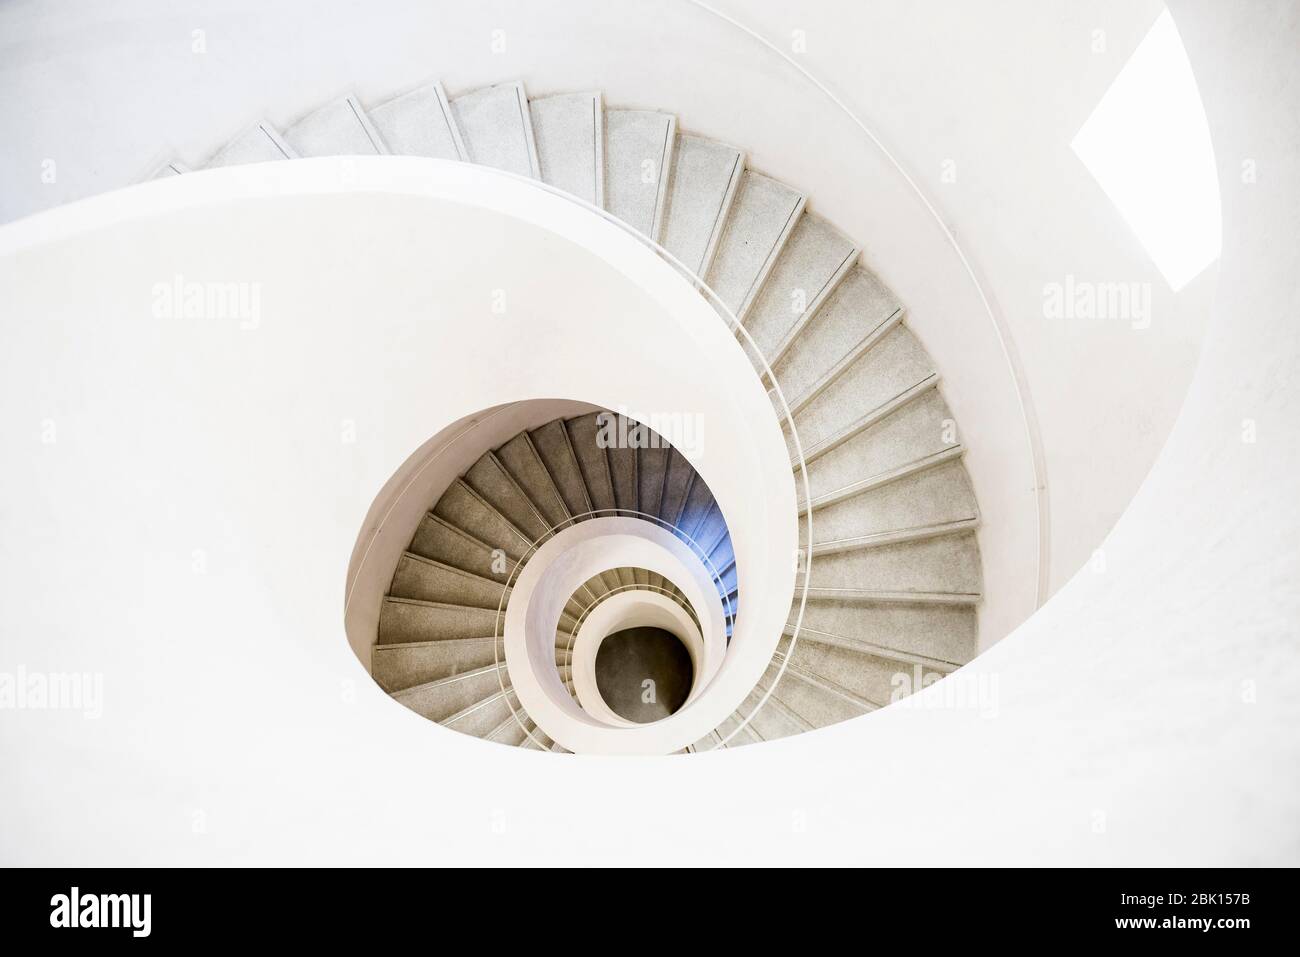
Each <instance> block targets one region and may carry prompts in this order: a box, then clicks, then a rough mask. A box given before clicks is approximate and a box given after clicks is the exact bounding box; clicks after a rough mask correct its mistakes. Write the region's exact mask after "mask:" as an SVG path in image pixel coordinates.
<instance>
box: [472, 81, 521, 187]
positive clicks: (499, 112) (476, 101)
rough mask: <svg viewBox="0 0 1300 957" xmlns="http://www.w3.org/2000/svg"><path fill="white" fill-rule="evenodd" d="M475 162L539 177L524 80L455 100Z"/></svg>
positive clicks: (485, 88)
mask: <svg viewBox="0 0 1300 957" xmlns="http://www.w3.org/2000/svg"><path fill="white" fill-rule="evenodd" d="M451 110H452V116H453V117H454V118H455V120H456V126H457V127H458V128H459V129H460V134H461V138H462V140H463V141H464V143H465V152H466V155H467V157H468V159H469V161H470V162H471V163H477V164H479V165H480V166H491V167H492V168H494V169H502V170H506V171H507V172H511V173H516V174H518V175H520V176H530V177H532V178H533V179H537V178H538V175H539V170H538V162H537V146H536V144H535V143H534V142H533V124H532V120H531V119H530V117H529V112H528V97H527V95H526V94H525V93H524V85H523V84H522V83H518V82H515V83H501V84H498V85H496V86H489V87H484V88H483V89H479V90H473V91H471V92H469V93H464V94H462V95H461V96H458V97H456V98H454V99H453V100H452V101H451Z"/></svg>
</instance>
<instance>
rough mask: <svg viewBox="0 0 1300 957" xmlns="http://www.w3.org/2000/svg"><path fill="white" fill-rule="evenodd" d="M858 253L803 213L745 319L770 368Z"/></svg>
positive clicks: (848, 242)
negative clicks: (783, 346)
mask: <svg viewBox="0 0 1300 957" xmlns="http://www.w3.org/2000/svg"><path fill="white" fill-rule="evenodd" d="M857 256H858V249H857V247H856V246H855V245H854V243H853V242H852V241H851V240H849V239H848V238H846V237H845V236H843V235H842V234H840V233H839V232H838V231H837V230H836V229H835V228H834V227H833V226H831V225H830V224H829V223H827V222H826V221H825V220H823V219H820V218H819V217H817V216H814V215H813V214H811V213H808V212H804V213H803V214H802V215H800V216H799V218H798V220H797V221H796V222H795V224H794V227H793V229H792V230H791V232H790V236H789V239H788V240H787V241H786V243H785V246H784V247H783V249H782V250H781V255H780V256H779V257H778V258H777V260H776V262H775V263H774V264H773V266H772V269H771V271H770V272H769V273H768V275H767V277H766V280H765V281H764V282H763V284H762V288H761V289H760V290H759V291H758V294H757V295H756V296H755V297H754V300H753V302H752V303H751V304H750V307H749V309H748V311H747V312H746V314H745V316H744V323H745V330H746V332H747V333H748V334H749V337H750V339H752V340H753V343H754V345H755V346H756V347H757V348H758V349H759V351H761V352H762V354H763V357H764V358H765V359H766V360H767V361H768V363H769V364H771V365H773V366H775V365H776V364H777V363H778V360H779V359H780V353H781V347H782V344H783V343H786V342H787V341H788V340H790V339H792V338H793V337H794V336H795V335H796V334H797V331H798V330H799V329H801V328H803V326H804V325H806V324H807V323H808V322H809V321H811V318H812V317H813V316H814V315H815V314H816V313H817V311H818V310H819V309H820V308H821V305H822V303H823V302H824V301H825V300H826V299H827V298H828V297H829V296H830V295H831V294H832V293H833V291H834V290H835V289H836V287H837V286H838V284H839V283H840V282H841V281H842V280H843V278H844V276H845V275H847V274H848V272H849V270H850V269H851V268H852V266H853V263H854V262H855V261H856V260H857Z"/></svg>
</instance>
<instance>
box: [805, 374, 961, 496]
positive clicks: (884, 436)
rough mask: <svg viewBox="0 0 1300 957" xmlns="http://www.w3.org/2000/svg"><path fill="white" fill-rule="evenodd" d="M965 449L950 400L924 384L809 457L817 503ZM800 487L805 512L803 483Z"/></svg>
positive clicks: (810, 479)
mask: <svg viewBox="0 0 1300 957" xmlns="http://www.w3.org/2000/svg"><path fill="white" fill-rule="evenodd" d="M963 451H964V450H963V448H962V446H961V445H960V443H959V442H958V441H957V428H956V425H955V423H954V420H953V418H952V413H951V412H950V411H949V409H948V405H947V403H945V402H944V401H943V397H942V396H941V395H940V394H939V391H938V389H937V388H932V389H927V390H924V391H923V392H921V393H920V394H918V395H917V396H916V397H915V398H914V399H913V400H912V401H910V402H907V403H904V404H903V405H901V406H899V407H898V408H896V409H894V410H893V411H892V412H891V413H890V414H888V415H886V416H883V417H882V418H880V419H879V420H878V421H876V422H875V424H873V425H870V426H868V427H867V428H864V429H862V430H861V431H858V432H856V433H855V434H852V435H850V436H849V437H848V438H847V439H846V440H845V441H844V442H842V443H840V444H839V445H837V446H835V447H834V448H831V449H830V450H829V451H827V452H825V453H823V454H822V455H820V456H818V457H816V458H815V459H813V460H812V461H811V462H809V464H808V488H809V492H810V494H811V495H812V503H813V507H814V508H818V507H821V506H824V505H829V504H831V503H833V502H835V501H839V500H841V499H844V498H851V497H852V496H853V495H855V494H857V493H858V492H862V491H866V490H868V489H869V488H872V487H873V486H874V485H879V484H885V483H887V482H889V481H893V480H894V479H896V478H901V477H903V476H905V475H907V474H910V473H911V472H914V471H919V470H923V469H925V468H929V467H932V466H934V465H938V464H942V463H943V462H944V461H948V460H950V459H953V458H956V457H958V456H960V455H961V454H962V453H963ZM796 489H797V492H798V493H799V495H800V503H799V505H800V511H801V512H802V511H804V510H805V503H804V501H803V496H802V493H803V489H802V486H801V484H796Z"/></svg>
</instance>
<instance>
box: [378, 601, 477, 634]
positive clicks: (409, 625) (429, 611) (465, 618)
mask: <svg viewBox="0 0 1300 957" xmlns="http://www.w3.org/2000/svg"><path fill="white" fill-rule="evenodd" d="M498 624H499V623H498V621H497V610H496V609H495V608H491V609H488V608H471V607H467V606H464V605H448V604H443V603H440V602H427V601H418V600H416V599H413V598H385V599H384V602H383V605H381V606H380V611H379V643H380V644H383V645H389V644H406V643H409V642H418V641H438V640H441V639H445V638H481V637H483V636H484V635H495V634H498V633H500V628H499V627H498Z"/></svg>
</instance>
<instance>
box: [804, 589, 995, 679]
mask: <svg viewBox="0 0 1300 957" xmlns="http://www.w3.org/2000/svg"><path fill="white" fill-rule="evenodd" d="M793 621H794V612H793V610H792V612H791V620H790V622H789V623H788V624H787V628H786V630H787V633H788V632H789V629H790V627H791V626H792V625H793ZM805 638H809V639H811V640H813V641H816V642H818V643H820V644H827V645H834V646H836V647H839V648H845V649H848V650H850V651H855V652H861V653H865V654H868V655H875V656H876V657H880V658H887V659H889V660H891V661H899V662H903V663H906V664H909V665H911V664H920V665H923V666H925V667H929V668H933V669H935V670H936V671H952V670H953V669H954V668H956V667H958V666H959V665H963V664H965V663H966V662H968V661H970V660H971V659H972V658H974V657H975V654H976V652H977V651H978V647H977V638H976V617H975V611H974V609H972V608H970V607H967V606H962V605H930V604H913V603H898V604H880V605H864V604H860V603H857V602H846V601H834V600H827V601H820V600H819V601H809V602H808V603H807V605H806V606H805V607H804V616H803V626H802V628H801V629H800V631H799V641H800V642H803V641H804V639H805ZM812 670H814V671H817V670H818V669H816V668H814V669H812Z"/></svg>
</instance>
